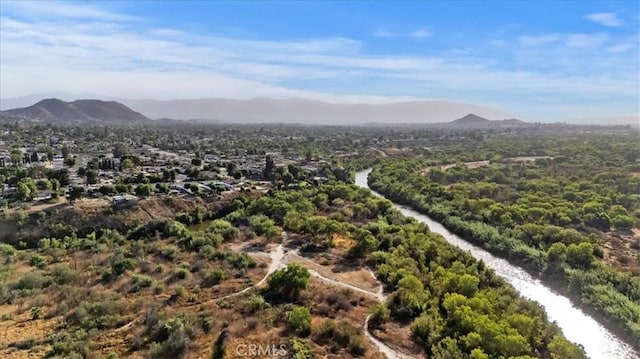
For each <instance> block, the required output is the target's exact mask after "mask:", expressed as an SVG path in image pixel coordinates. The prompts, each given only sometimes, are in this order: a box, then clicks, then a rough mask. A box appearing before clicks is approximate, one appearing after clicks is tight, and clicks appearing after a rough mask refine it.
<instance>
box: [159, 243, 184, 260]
mask: <svg viewBox="0 0 640 359" xmlns="http://www.w3.org/2000/svg"><path fill="white" fill-rule="evenodd" d="M179 254H180V248H178V247H177V246H174V245H168V246H162V247H160V255H161V256H162V257H164V258H165V259H167V260H170V261H173V260H175V259H176V258H178V255H179Z"/></svg>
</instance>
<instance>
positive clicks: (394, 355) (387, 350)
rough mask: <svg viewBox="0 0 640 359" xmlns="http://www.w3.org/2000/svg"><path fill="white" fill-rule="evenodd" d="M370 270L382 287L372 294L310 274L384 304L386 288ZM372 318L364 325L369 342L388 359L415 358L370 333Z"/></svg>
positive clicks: (314, 273)
mask: <svg viewBox="0 0 640 359" xmlns="http://www.w3.org/2000/svg"><path fill="white" fill-rule="evenodd" d="M367 269H368V270H369V272H370V273H371V275H372V276H373V277H374V278H375V279H376V281H377V282H378V284H379V285H380V289H379V290H378V291H377V292H371V291H368V290H366V289H362V288H359V287H356V286H353V285H351V284H348V283H344V282H340V281H337V280H333V279H331V278H327V277H325V276H323V275H322V274H320V273H319V272H317V271H316V270H313V269H310V270H309V273H310V274H311V275H312V276H313V277H315V278H317V279H319V280H321V281H323V282H326V283H329V284H333V285H335V286H338V287H343V288H348V289H351V290H353V291H355V292H358V293H362V294H365V295H368V296H370V297H374V298H376V300H378V301H379V302H384V300H385V299H386V295H385V294H384V287H383V286H382V283H380V281H378V279H377V278H376V277H375V274H374V273H373V271H371V269H369V268H367ZM370 318H371V315H368V316H367V318H366V319H365V321H364V324H363V329H364V333H365V335H366V336H367V338H369V340H371V342H372V343H373V344H374V345H375V346H376V347H377V348H378V350H379V351H380V352H381V353H382V354H384V355H385V356H386V357H387V358H388V359H412V358H415V357H414V356H411V355H407V354H403V353H400V352H398V351H397V350H395V349H392V348H391V347H389V346H388V345H386V344H385V343H383V342H381V341H380V340H378V338H376V337H375V336H374V335H373V334H371V332H370V331H369V319H370Z"/></svg>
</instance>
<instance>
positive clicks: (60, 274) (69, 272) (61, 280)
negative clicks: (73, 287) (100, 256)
mask: <svg viewBox="0 0 640 359" xmlns="http://www.w3.org/2000/svg"><path fill="white" fill-rule="evenodd" d="M52 277H53V281H54V282H56V284H60V285H62V284H69V283H72V282H73V281H75V280H76V279H77V278H78V272H76V271H75V270H73V269H71V268H69V267H67V266H58V267H55V268H54V270H53V273H52Z"/></svg>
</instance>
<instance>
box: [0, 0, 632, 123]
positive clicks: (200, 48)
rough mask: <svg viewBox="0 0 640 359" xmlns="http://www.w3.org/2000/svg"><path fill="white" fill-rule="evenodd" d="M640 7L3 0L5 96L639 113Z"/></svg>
mask: <svg viewBox="0 0 640 359" xmlns="http://www.w3.org/2000/svg"><path fill="white" fill-rule="evenodd" d="M639 29H640V5H639V2H637V1H587V2H584V1H566V2H561V1H496V2H490V1H478V2H473V1H458V2H455V1H430V2H417V1H411V2H383V1H359V2H356V1H354V2H346V1H337V2H327V1H323V2H302V1H282V2H267V1H260V2H238V1H233V2H221V1H194V2H189V1H180V2H171V1H157V2H154V1H139V2H119V1H97V2H92V1H82V2H71V1H39V2H28V1H13V0H0V73H1V74H2V76H0V97H2V98H12V97H19V96H26V95H32V94H40V93H46V94H61V96H63V95H62V94H65V95H64V96H71V97H73V96H87V95H90V96H98V97H105V98H107V97H108V98H153V99H175V98H208V97H228V98H251V97H298V98H310V99H319V100H324V101H330V102H375V103H379V102H389V101H398V100H405V99H439V100H451V101H461V102H469V103H474V104H478V105H485V106H489V107H494V108H497V109H500V110H503V111H506V112H509V113H513V114H516V115H518V116H521V117H522V118H526V119H529V120H538V121H558V120H565V119H568V118H577V117H605V116H629V115H632V116H638V115H639V114H640V108H639V107H640V57H639V42H640V30H639Z"/></svg>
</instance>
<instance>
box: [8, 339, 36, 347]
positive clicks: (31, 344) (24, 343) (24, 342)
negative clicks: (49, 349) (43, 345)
mask: <svg viewBox="0 0 640 359" xmlns="http://www.w3.org/2000/svg"><path fill="white" fill-rule="evenodd" d="M36 343H37V341H36V338H34V337H28V338H27V339H24V340H22V341H19V342H17V343H13V344H12V346H14V347H16V348H18V349H20V350H28V349H31V348H33V347H34V346H35V345H36Z"/></svg>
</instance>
